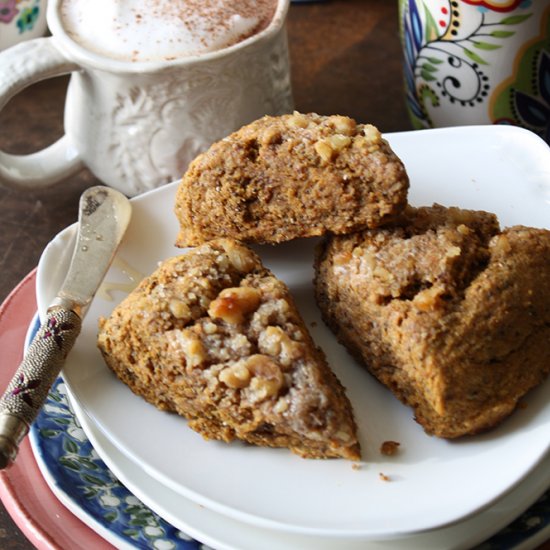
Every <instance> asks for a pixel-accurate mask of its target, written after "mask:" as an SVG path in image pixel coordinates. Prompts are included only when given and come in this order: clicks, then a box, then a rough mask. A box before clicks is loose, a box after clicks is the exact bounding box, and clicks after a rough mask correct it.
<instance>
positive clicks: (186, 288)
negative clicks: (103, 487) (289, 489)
mask: <svg viewBox="0 0 550 550" xmlns="http://www.w3.org/2000/svg"><path fill="white" fill-rule="evenodd" d="M98 345H99V348H100V350H101V352H102V354H103V356H104V358H105V361H106V362H107V365H109V367H110V368H111V369H112V370H113V371H114V372H115V374H116V375H117V376H118V377H119V378H120V379H121V380H122V381H123V382H124V383H126V384H127V385H128V386H129V387H130V388H131V389H132V391H134V392H135V393H136V394H138V395H141V396H142V397H144V398H145V399H146V400H147V401H149V402H150V403H152V404H153V405H155V406H156V407H158V408H159V409H162V410H167V411H173V412H176V413H178V414H180V415H182V416H184V417H185V418H187V419H188V420H189V426H190V427H191V428H193V429H194V430H196V431H197V432H199V433H201V434H202V435H203V436H204V437H205V438H207V439H218V440H223V441H231V440H233V439H240V440H242V441H245V442H248V443H251V444H254V445H263V446H269V447H288V448H290V449H291V450H292V451H293V452H295V453H297V454H298V455H301V456H303V457H306V458H329V457H344V458H349V459H358V458H359V445H358V442H357V436H356V426H355V422H354V419H353V415H352V411H351V406H350V403H349V401H348V398H347V397H346V395H345V391H344V388H343V387H342V385H341V384H340V382H339V381H338V379H337V378H336V376H335V375H334V373H333V372H332V371H331V370H330V368H329V367H328V365H327V363H326V360H325V357H324V354H323V353H322V351H321V350H320V349H318V348H317V347H316V346H315V345H314V343H313V340H312V339H311V336H310V335H309V333H308V331H307V329H306V327H305V325H304V322H303V321H302V319H301V317H300V315H299V314H298V312H297V310H296V307H295V305H294V303H293V300H292V298H291V296H290V294H289V291H288V288H287V287H286V285H284V284H283V283H282V282H281V281H279V280H278V279H277V278H276V277H275V276H274V275H273V274H272V273H271V272H270V271H269V270H267V269H266V268H264V267H263V266H262V264H261V263H260V260H259V258H258V257H257V255H256V254H254V253H253V252H252V251H251V250H250V249H248V248H247V247H245V246H244V245H241V244H238V243H237V242H235V241H231V240H227V239H220V240H216V241H212V242H209V243H207V244H204V245H202V246H200V247H198V248H195V249H190V250H189V251H187V253H186V254H184V255H182V256H177V257H174V258H171V259H169V260H167V261H165V262H164V263H162V264H161V265H160V267H159V268H158V269H157V270H156V271H155V272H154V273H153V274H152V275H151V276H149V277H147V278H146V279H144V280H143V281H142V282H141V284H140V285H139V286H138V288H137V289H136V290H135V291H133V292H132V293H131V294H130V295H129V296H128V297H127V298H126V299H125V300H124V301H123V302H122V303H121V304H120V305H119V306H118V307H116V308H115V310H114V311H113V313H112V314H111V316H110V317H109V318H108V319H101V320H100V330H99V337H98Z"/></svg>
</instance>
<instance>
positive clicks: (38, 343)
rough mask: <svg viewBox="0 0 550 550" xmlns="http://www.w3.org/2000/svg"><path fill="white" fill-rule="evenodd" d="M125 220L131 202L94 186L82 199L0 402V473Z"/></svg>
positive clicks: (67, 345) (70, 339)
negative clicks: (53, 285) (51, 289)
mask: <svg viewBox="0 0 550 550" xmlns="http://www.w3.org/2000/svg"><path fill="white" fill-rule="evenodd" d="M130 217H131V204H130V201H129V200H128V199H127V198H126V197H125V196H124V195H123V194H122V193H120V192H118V191H115V190H114V189H111V188H109V187H103V186H96V187H91V188H89V189H87V190H86V191H85V192H84V193H83V194H82V196H81V198H80V204H79V214H78V233H77V237H76V244H75V249H74V252H73V256H72V259H71V263H70V266H69V271H68V272H67V276H66V277H65V280H64V282H63V285H62V286H61V290H60V291H59V293H58V294H57V296H56V298H55V299H54V301H53V302H52V303H51V305H50V307H49V308H48V310H47V313H46V318H45V319H44V322H43V323H42V325H41V326H40V328H39V330H38V332H37V334H36V336H35V338H34V340H33V342H32V344H31V345H30V346H29V348H28V350H27V352H26V354H25V357H24V359H23V361H22V363H21V365H20V366H19V368H18V369H17V371H16V373H15V375H14V376H13V378H12V380H11V382H10V383H9V385H8V388H7V389H6V391H5V393H4V395H3V396H2V398H1V399H0V469H4V468H6V467H7V466H9V465H10V464H11V463H12V462H13V461H14V460H15V458H16V456H17V451H18V449H19V444H20V443H21V441H22V440H23V438H24V437H25V436H26V435H27V433H28V431H29V428H30V425H31V424H32V422H33V421H34V419H35V418H36V415H37V414H38V411H39V410H40V409H41V407H42V405H43V403H44V401H45V399H46V397H47V395H48V392H49V390H50V388H51V386H52V384H53V383H54V381H55V379H56V378H57V376H58V374H59V372H60V370H61V368H62V366H63V363H64V362H65V358H66V357H67V354H68V353H69V351H70V350H71V348H72V347H73V345H74V343H75V340H76V338H77V336H78V334H79V333H80V330H81V326H82V319H83V318H84V315H85V313H86V310H87V308H88V306H89V305H90V302H91V301H92V298H93V297H94V295H95V293H96V291H97V289H98V287H99V285H100V284H101V281H102V280H103V278H104V277H105V274H106V273H107V270H108V268H109V266H110V264H111V262H112V260H113V257H114V255H115V252H116V250H117V248H118V246H119V244H120V242H121V240H122V237H123V235H124V233H125V231H126V228H127V227H128V223H129V222H130Z"/></svg>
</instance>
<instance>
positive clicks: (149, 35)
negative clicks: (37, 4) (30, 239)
mask: <svg viewBox="0 0 550 550" xmlns="http://www.w3.org/2000/svg"><path fill="white" fill-rule="evenodd" d="M288 6H289V0H49V3H48V25H49V28H50V31H51V33H52V36H51V37H48V38H40V39H36V40H31V41H28V42H26V43H24V44H20V45H19V46H16V47H14V48H10V49H8V50H6V51H4V52H2V53H1V54H0V73H2V74H9V75H10V79H8V80H7V81H1V80H0V108H1V107H2V106H3V105H5V104H6V103H7V102H8V100H9V99H10V98H11V97H13V96H14V95H15V94H17V93H18V92H19V91H20V90H22V89H23V88H25V87H26V86H28V85H29V84H32V83H33V82H36V81H39V80H43V79H44V78H50V77H53V76H56V75H59V74H66V73H71V78H70V83H69V87H68V90H67V97H66V104H65V114H64V127H65V135H64V136H63V137H62V138H61V139H60V140H59V141H58V142H56V143H54V144H52V145H51V146H50V147H48V148H46V149H43V150H42V151H38V152H37V153H35V154H33V155H27V156H16V155H10V154H7V153H5V152H2V151H0V183H3V184H5V185H10V186H12V187H18V188H37V187H43V186H47V185H50V184H53V183H56V182H57V181H60V180H62V179H65V178H66V177H68V176H70V175H71V174H72V173H74V172H76V171H77V170H79V169H81V168H82V166H86V167H87V168H89V169H90V171H91V172H92V173H93V174H94V175H95V176H96V177H97V178H98V179H99V180H101V181H102V182H103V183H105V184H107V185H110V186H112V187H115V188H117V189H119V190H120V191H122V192H124V193H126V194H127V195H130V196H132V195H137V194H139V193H142V192H144V191H148V190H150V189H153V188H155V187H158V186H160V185H163V184H165V183H169V182H171V181H174V180H178V179H179V178H181V176H182V174H183V173H184V171H185V170H186V168H187V166H188V164H189V162H190V161H191V160H193V159H194V158H195V157H196V156H197V155H198V154H199V153H201V152H202V151H204V150H206V149H207V148H208V146H209V145H211V144H212V143H213V142H214V141H217V140H219V139H222V138H223V137H225V136H227V135H228V134H230V133H231V132H233V131H235V130H237V129H238V128H240V127H241V126H243V125H244V124H247V123H249V122H251V121H252V120H255V119H257V118H260V117H261V116H263V115H279V114H283V113H288V112H291V111H292V109H293V102H292V93H291V87H290V67H289V59H288V46H287V40H286V29H285V19H286V14H287V10H288Z"/></svg>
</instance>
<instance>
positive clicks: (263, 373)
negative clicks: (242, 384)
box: [245, 354, 285, 402]
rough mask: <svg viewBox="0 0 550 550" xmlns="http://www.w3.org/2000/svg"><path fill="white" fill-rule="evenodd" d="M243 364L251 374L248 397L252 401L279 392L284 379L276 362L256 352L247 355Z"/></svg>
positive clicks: (260, 399)
mask: <svg viewBox="0 0 550 550" xmlns="http://www.w3.org/2000/svg"><path fill="white" fill-rule="evenodd" d="M245 364H246V367H247V369H248V370H249V371H250V372H251V373H252V374H253V377H252V380H251V381H250V386H249V387H250V390H251V391H250V394H249V399H250V400H251V401H252V402H258V401H263V400H264V399H268V398H269V397H273V396H275V395H277V394H278V393H279V390H280V389H281V388H282V387H283V385H284V382H285V379H284V376H283V373H282V371H281V369H280V367H279V365H277V363H275V362H274V361H273V360H272V359H270V358H269V357H267V356H266V355H260V354H256V355H252V356H251V357H249V358H248V359H247V360H246V363H245Z"/></svg>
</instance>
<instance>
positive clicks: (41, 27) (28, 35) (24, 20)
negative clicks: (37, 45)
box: [0, 0, 47, 50]
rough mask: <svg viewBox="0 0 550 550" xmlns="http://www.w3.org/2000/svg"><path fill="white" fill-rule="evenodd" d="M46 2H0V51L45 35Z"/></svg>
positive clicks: (12, 0) (28, 0)
mask: <svg viewBox="0 0 550 550" xmlns="http://www.w3.org/2000/svg"><path fill="white" fill-rule="evenodd" d="M46 4H47V2H46V0H19V1H17V0H0V50H5V49H6V48H9V47H11V46H15V45H16V44H19V42H23V41H24V40H30V39H32V38H38V37H39V36H44V34H45V33H46Z"/></svg>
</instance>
